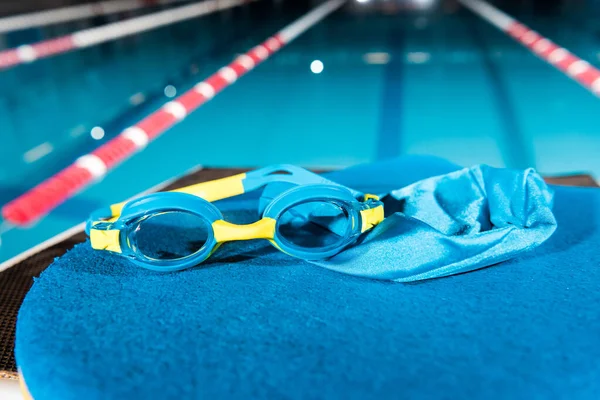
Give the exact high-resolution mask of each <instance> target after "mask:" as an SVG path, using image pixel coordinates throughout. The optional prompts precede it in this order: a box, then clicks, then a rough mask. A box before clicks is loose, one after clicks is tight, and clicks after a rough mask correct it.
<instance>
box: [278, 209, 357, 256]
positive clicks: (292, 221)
mask: <svg viewBox="0 0 600 400" xmlns="http://www.w3.org/2000/svg"><path fill="white" fill-rule="evenodd" d="M353 214H354V213H353V212H352V208H351V206H349V205H348V204H345V203H344V202H341V201H330V200H309V201H305V202H301V203H296V204H293V205H291V206H289V207H287V208H286V209H284V210H283V211H282V212H281V213H280V215H279V217H278V219H277V226H276V235H277V238H278V240H279V241H280V242H282V243H283V244H284V245H285V246H286V247H288V248H291V249H299V250H301V251H303V252H310V253H314V254H318V253H322V252H329V251H331V249H335V248H338V247H343V246H344V245H345V244H346V243H347V242H348V239H349V238H350V237H351V236H352V233H353V230H354V225H355V222H354V219H355V218H354V215H353Z"/></svg>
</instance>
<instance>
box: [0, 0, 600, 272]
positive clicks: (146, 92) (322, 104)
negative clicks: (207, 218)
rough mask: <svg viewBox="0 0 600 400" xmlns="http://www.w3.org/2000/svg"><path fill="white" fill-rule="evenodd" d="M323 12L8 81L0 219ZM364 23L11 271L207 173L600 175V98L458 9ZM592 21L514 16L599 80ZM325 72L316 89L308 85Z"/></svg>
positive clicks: (113, 51)
mask: <svg viewBox="0 0 600 400" xmlns="http://www.w3.org/2000/svg"><path fill="white" fill-rule="evenodd" d="M291 3H293V4H291ZM317 3H318V2H316V1H312V2H309V1H304V2H302V1H295V2H282V1H268V0H261V1H258V2H256V3H251V4H246V5H244V6H242V7H238V8H235V9H232V10H228V11H225V12H221V13H219V14H214V15H209V16H204V17H201V18H197V19H194V20H190V21H187V22H183V23H179V24H176V25H171V26H168V27H164V28H161V29H157V30H154V31H151V32H146V33H142V34H139V35H135V36H130V37H128V38H125V39H122V40H118V41H114V42H109V43H106V44H103V45H100V46H96V47H92V48H89V49H85V50H82V51H76V52H72V53H69V54H64V55H60V56H56V57H53V58H49V59H44V60H39V61H37V62H35V63H32V64H29V65H22V66H19V67H16V68H13V69H10V70H5V71H0V85H1V87H2V88H3V90H2V91H1V92H0V130H1V132H2V134H1V136H0V140H1V141H2V145H1V146H0V204H4V203H6V202H7V201H9V200H10V199H12V198H15V197H16V196H17V195H19V194H21V193H23V192H24V191H26V190H27V189H28V188H30V187H32V186H33V185H35V184H36V183H39V182H40V181H42V180H43V179H44V178H46V177H48V176H50V175H52V174H53V173H55V172H57V171H59V170H60V169H61V168H63V167H65V166H67V165H69V164H70V163H71V162H73V160H74V159H75V158H77V157H78V156H80V155H82V154H85V153H87V152H89V151H90V150H92V149H93V148H95V147H97V146H98V145H100V144H102V143H104V142H105V141H106V140H108V139H110V138H111V137H114V136H115V135H116V134H118V133H119V132H120V131H121V130H122V129H123V128H126V127H127V126H129V125H131V124H133V123H135V122H137V121H139V120H140V119H142V118H143V117H144V116H146V115H148V114H149V113H151V112H152V111H154V110H155V109H157V108H159V107H160V106H161V105H162V104H164V103H165V102H166V101H168V100H169V99H170V97H169V96H173V95H174V94H176V93H177V94H181V93H183V92H184V91H185V90H187V89H189V88H191V87H192V86H193V84H194V83H196V82H198V81H201V80H202V79H204V78H205V77H207V76H209V75H211V74H212V73H213V72H215V71H216V70H217V69H219V68H220V67H221V66H223V65H225V64H227V63H229V62H230V61H231V60H232V59H233V58H234V57H235V56H237V55H238V54H239V53H242V52H245V51H247V50H248V49H250V48H251V47H253V46H254V45H256V44H258V43H259V42H262V41H263V40H264V39H266V38H267V37H268V36H270V35H272V34H274V33H275V32H277V31H278V30H279V29H281V28H283V27H284V26H285V25H287V24H288V23H290V22H292V21H294V20H295V19H296V18H298V17H300V16H302V15H304V14H305V13H306V12H307V11H308V10H309V9H310V7H313V6H314V5H316V4H317ZM444 4H445V3H444ZM370 7H371V5H369V3H365V4H359V3H357V2H349V5H348V6H346V7H345V8H343V9H342V10H341V11H338V12H336V13H334V14H333V15H331V16H330V17H328V18H327V19H325V21H323V22H322V23H319V24H318V25H316V26H315V27H313V28H312V29H310V30H309V31H308V32H306V33H305V34H303V35H302V36H300V37H299V38H298V39H297V40H296V41H294V42H293V43H291V44H290V45H289V46H286V47H285V48H283V49H282V50H281V51H279V52H278V53H277V54H275V55H273V57H272V58H271V59H269V60H267V61H266V62H265V63H264V64H262V65H261V66H259V67H258V68H256V69H255V70H253V71H252V72H250V73H249V74H248V75H246V76H244V77H243V78H240V80H239V81H238V82H236V83H235V84H234V85H233V86H231V87H230V88H228V89H226V90H225V91H224V92H223V93H221V94H219V95H218V96H216V97H215V98H214V99H213V100H212V101H210V102H209V103H207V104H206V105H204V106H203V107H201V108H200V109H199V110H198V111H196V112H195V113H193V114H191V115H189V116H188V117H187V118H186V119H185V120H184V121H182V122H181V123H180V124H179V125H177V126H176V127H174V128H173V129H171V130H169V131H168V132H167V133H165V134H164V135H163V136H162V137H160V138H159V139H157V140H156V141H154V142H153V143H152V144H150V145H149V146H148V147H147V148H146V149H145V150H144V151H143V152H141V153H139V154H137V155H136V156H134V157H133V158H131V159H130V160H128V161H126V162H125V163H124V164H122V165H121V166H120V167H118V168H117V169H116V170H114V171H113V172H111V173H110V174H108V175H107V176H106V177H105V178H104V179H103V180H102V181H101V182H99V183H98V184H96V185H94V186H92V187H90V188H88V189H87V190H85V191H84V192H82V193H80V194H79V195H78V196H76V197H75V198H73V199H72V200H70V201H68V202H67V203H65V204H64V205H62V206H60V207H59V208H58V209H56V210H55V211H54V212H52V213H51V214H50V215H49V216H48V217H47V218H45V219H43V220H41V221H40V222H38V223H37V224H35V225H34V226H31V227H29V228H27V229H12V230H10V231H8V232H5V233H4V234H2V237H1V238H2V245H1V246H0V262H1V261H4V260H7V259H9V258H11V257H13V256H15V255H16V254H19V253H20V252H22V251H24V250H26V249H28V248H30V247H31V246H33V245H35V244H37V243H39V242H41V241H43V240H45V239H48V238H50V237H52V236H54V235H55V234H57V233H59V232H61V231H63V230H65V229H67V228H69V227H72V226H74V225H76V224H77V223H79V222H81V221H83V220H84V219H85V218H86V217H87V215H88V214H89V212H90V211H92V210H94V209H96V208H98V207H102V206H104V205H107V204H109V203H113V202H117V201H120V200H123V199H125V198H128V197H130V196H132V195H134V194H136V193H139V192H141V191H143V190H145V189H147V188H149V187H151V186H153V185H156V184H159V183H160V182H163V181H165V180H167V179H169V178H171V177H174V176H178V175H181V174H183V173H185V171H187V170H189V169H190V168H193V167H194V166H197V165H204V166H212V167H253V166H262V165H267V164H272V163H292V164H298V165H302V166H305V167H314V168H342V167H345V166H349V165H353V164H356V163H364V162H370V161H374V160H378V159H382V158H389V157H397V156H400V155H403V154H432V155H436V156H440V157H444V158H447V159H449V160H451V161H453V162H455V163H458V164H461V165H465V166H470V165H473V164H478V163H486V164H490V165H493V166H507V167H512V168H526V167H534V168H536V169H538V170H539V171H540V172H541V173H543V174H562V173H571V172H591V173H592V174H597V175H598V174H600V157H598V154H600V134H599V132H598V130H599V129H600V128H599V127H598V126H599V125H598V123H597V120H598V115H599V114H598V107H599V106H600V101H599V99H598V98H597V97H595V96H594V95H592V94H591V93H589V92H588V91H587V90H585V89H583V88H582V87H580V86H579V85H578V84H577V83H575V82H573V81H571V80H570V79H568V78H567V77H565V76H564V75H563V74H562V73H560V72H558V71H557V70H555V69H553V68H552V67H550V66H549V65H547V64H546V63H545V62H543V61H541V60H539V59H537V58H536V57H535V56H533V55H532V54H531V53H529V52H528V50H526V49H525V48H523V47H521V46H520V45H519V44H517V43H516V42H514V41H513V40H512V39H510V38H509V37H507V36H505V35H504V34H503V33H501V32H499V31H497V30H496V29H495V28H494V27H492V26H490V25H488V23H487V22H485V21H483V20H481V19H479V17H477V16H475V15H473V14H471V13H470V12H469V11H467V10H465V9H460V8H458V7H455V6H451V5H450V6H448V5H443V6H442V5H441V4H440V5H437V3H435V2H434V6H433V7H432V8H428V9H424V10H412V11H406V10H401V9H400V7H396V8H397V9H396V10H394V7H387V11H386V12H380V11H379V12H377V11H375V10H372V9H370ZM581 7H582V6H580V8H577V7H575V6H572V7H567V8H565V9H563V10H561V11H562V12H563V14H562V15H560V16H559V15H558V14H556V13H548V14H545V15H541V16H540V15H538V14H535V13H532V12H531V10H527V9H518V8H513V9H509V10H507V11H510V12H511V13H512V14H513V15H514V16H516V17H518V18H519V19H521V20H522V21H523V22H524V23H526V24H528V25H530V26H531V27H532V28H533V29H535V30H537V31H538V32H540V33H542V34H545V35H547V36H548V37H549V38H551V39H552V40H554V41H555V42H557V43H559V44H561V45H563V46H565V47H566V48H568V49H570V50H571V51H572V52H573V53H575V54H577V55H579V56H580V57H582V58H583V59H586V60H587V61H589V62H590V63H592V64H594V65H596V66H599V65H600V63H599V57H600V33H599V32H600V26H598V25H597V22H594V21H597V20H598V19H597V18H596V19H594V18H593V16H594V15H597V13H598V6H595V7H594V6H592V5H589V3H588V7H589V9H587V8H581ZM152 11H155V9H154V10H152V9H150V10H148V9H146V10H141V11H136V12H133V13H131V12H130V13H126V14H121V15H114V16H109V17H102V18H95V19H91V20H85V21H77V22H72V23H67V24H61V25H57V26H52V27H46V28H41V29H30V30H27V31H22V32H15V33H10V34H7V35H5V36H4V37H3V38H2V39H0V42H2V43H3V44H4V46H5V47H7V48H11V47H15V46H18V45H20V44H24V43H31V42H34V41H38V40H42V39H47V38H51V37H56V36H60V35H64V34H66V33H69V32H73V31H76V30H79V29H84V28H86V27H91V26H95V25H98V24H102V23H106V22H109V21H116V20H119V19H123V18H126V17H132V16H135V15H141V14H145V13H149V12H152ZM594 13H595V14H594ZM315 60H318V61H321V63H322V66H323V70H322V72H320V73H314V72H312V71H311V64H312V65H313V67H314V66H315V65H316V66H318V63H317V64H314V63H313V62H314V61H315ZM316 71H318V69H317V70H316ZM92 134H93V136H95V137H96V139H95V138H93V137H92Z"/></svg>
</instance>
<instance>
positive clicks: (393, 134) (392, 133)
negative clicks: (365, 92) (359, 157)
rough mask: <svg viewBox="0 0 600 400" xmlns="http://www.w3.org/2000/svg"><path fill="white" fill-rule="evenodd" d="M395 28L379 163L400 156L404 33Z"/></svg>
mask: <svg viewBox="0 0 600 400" xmlns="http://www.w3.org/2000/svg"><path fill="white" fill-rule="evenodd" d="M394 28H395V29H392V30H391V32H390V35H389V36H388V41H389V43H390V45H391V46H390V54H391V58H390V60H389V62H388V63H387V64H386V65H385V66H384V67H383V68H384V70H383V91H382V94H381V109H380V114H379V128H378V131H377V138H376V140H377V143H376V146H377V147H376V155H375V156H376V159H377V160H381V159H386V158H393V157H397V156H398V155H399V154H400V147H401V133H402V132H401V131H402V116H403V113H402V96H403V93H402V92H403V89H404V87H403V79H404V68H405V66H404V38H405V33H404V28H403V27H402V26H401V24H398V25H397V26H395V27H394Z"/></svg>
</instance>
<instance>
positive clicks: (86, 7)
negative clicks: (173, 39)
mask: <svg viewBox="0 0 600 400" xmlns="http://www.w3.org/2000/svg"><path fill="white" fill-rule="evenodd" d="M183 1H185V0H110V1H101V2H98V3H90V4H82V5H78V6H69V7H61V8H56V9H52V10H45V11H38V12H32V13H27V14H20V15H15V16H11V17H4V18H0V33H8V32H13V31H18V30H22V29H29V28H37V27H40V26H47V25H53V24H59V23H62V22H69V21H76V20H79V19H85V18H90V17H98V16H101V15H110V14H116V13H118V12H123V11H133V10H138V9H142V8H146V7H151V6H156V5H168V4H173V3H181V2H183Z"/></svg>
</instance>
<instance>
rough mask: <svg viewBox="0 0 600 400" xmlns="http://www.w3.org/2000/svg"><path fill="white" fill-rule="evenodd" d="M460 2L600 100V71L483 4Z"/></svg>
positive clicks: (465, 0) (509, 17)
mask: <svg viewBox="0 0 600 400" xmlns="http://www.w3.org/2000/svg"><path fill="white" fill-rule="evenodd" d="M459 2H460V3H461V4H462V5H464V6H465V7H467V8H468V9H470V10H471V11H473V12H474V13H475V14H477V15H479V16H480V17H482V18H483V19H485V20H486V21H488V22H489V23H491V24H492V25H494V26H496V27H497V28H498V29H500V30H501V31H503V32H504V33H506V34H507V35H509V36H511V37H512V38H513V39H515V40H516V41H518V42H519V43H521V44H522V45H524V46H525V47H527V48H528V49H529V50H530V51H531V52H532V53H533V54H535V55H536V56H537V57H539V58H541V59H542V60H544V61H546V62H547V63H549V64H550V65H553V66H554V67H555V68H557V69H558V70H559V71H561V72H563V73H564V74H565V75H566V76H568V77H570V78H571V79H573V80H575V81H577V82H578V83H579V84H580V85H581V86H583V87H584V88H586V89H588V90H589V91H591V92H592V93H593V94H595V95H596V96H599V97H600V71H599V70H598V69H597V68H595V67H593V66H592V65H591V64H590V63H588V62H587V61H585V60H582V59H581V58H579V57H577V56H576V55H574V54H572V53H571V52H569V51H568V50H567V49H565V48H562V47H560V46H559V45H557V44H555V43H553V42H552V41H551V40H549V39H547V38H545V37H543V36H542V35H540V34H539V33H537V32H536V31H534V30H532V29H530V28H529V27H527V26H525V25H523V24H522V23H520V22H519V21H517V20H516V19H514V18H512V17H511V16H509V15H507V14H505V13H504V12H502V11H500V10H498V9H497V8H495V7H493V6H492V5H490V4H488V3H486V2H484V1H482V0H459Z"/></svg>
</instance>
